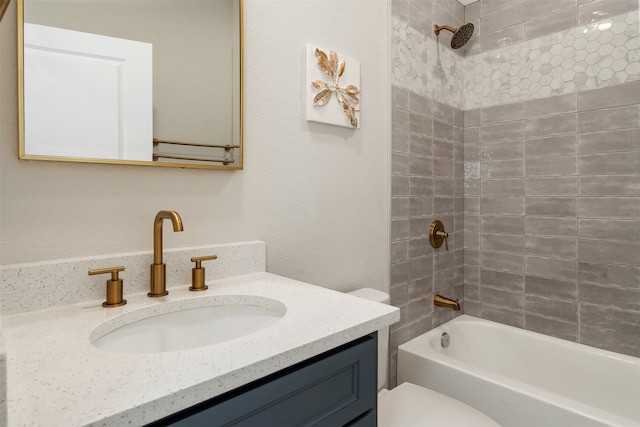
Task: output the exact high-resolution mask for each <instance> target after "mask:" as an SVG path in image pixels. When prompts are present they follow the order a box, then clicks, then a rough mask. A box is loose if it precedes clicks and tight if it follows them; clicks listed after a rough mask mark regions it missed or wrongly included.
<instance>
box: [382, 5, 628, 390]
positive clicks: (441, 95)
mask: <svg viewBox="0 0 640 427" xmlns="http://www.w3.org/2000/svg"><path fill="white" fill-rule="evenodd" d="M453 3H455V2H452V3H451V4H450V3H449V2H448V1H445V2H441V1H429V0H426V1H424V0H423V1H419V0H414V1H408V2H405V1H402V0H392V10H393V14H392V27H393V35H392V41H391V46H392V48H391V49H392V67H391V73H392V76H391V79H392V95H393V98H392V102H393V105H392V127H393V134H392V158H393V166H392V220H391V222H392V224H391V233H392V234H391V237H392V248H391V249H392V260H391V262H392V265H391V272H392V277H391V293H392V301H393V302H394V304H396V305H398V306H400V307H401V309H402V314H403V319H402V321H401V322H400V323H399V324H397V325H396V326H395V327H394V328H393V329H392V335H391V336H392V352H393V353H392V363H393V362H394V361H395V357H393V356H395V350H396V348H397V345H398V344H400V343H402V342H405V341H407V340H408V339H410V338H413V337H415V336H417V335H419V334H421V333H423V332H425V331H426V330H429V329H431V328H433V327H436V326H438V325H439V324H441V323H442V322H443V321H445V320H448V319H449V318H451V317H452V316H453V313H452V312H450V311H445V310H441V309H436V310H434V308H433V306H432V301H431V299H432V298H433V294H434V293H443V294H444V295H445V296H451V295H453V296H455V297H457V298H463V301H464V304H463V307H464V312H465V313H467V314H471V315H474V316H478V317H484V318H487V319H491V320H496V321H499V322H502V323H506V324H510V325H515V326H518V327H521V328H525V329H529V330H534V331H537V332H542V333H545V334H548V335H553V336H557V337H560V338H564V339H568V340H571V341H577V342H581V343H584V344H589V345H593V346H595V347H600V348H605V349H610V350H614V351H618V352H621V353H626V354H631V355H635V356H638V355H640V320H638V319H640V231H638V230H640V36H639V24H638V2H637V0H594V1H588V2H585V1H584V0H578V1H576V0H562V1H553V2H550V1H547V0H529V1H526V2H524V1H509V2H506V1H498V0H481V1H480V2H476V3H473V4H471V5H469V6H467V7H466V8H463V10H464V15H462V14H461V13H460V12H459V8H458V5H457V4H453ZM448 12H450V13H449V14H447V13H448ZM420 17H422V18H420ZM429 19H431V22H427V21H428V20H429ZM443 19H445V20H449V21H447V22H445V21H443ZM434 21H437V22H434ZM467 21H468V22H472V23H474V25H475V26H476V34H474V36H473V38H472V39H471V41H470V42H469V43H468V44H467V46H465V47H464V48H463V49H460V50H456V51H453V50H451V48H450V47H449V40H447V39H443V38H442V34H443V33H441V37H440V40H437V39H436V38H435V36H434V35H433V25H432V24H433V23H437V24H440V25H452V26H459V25H461V24H463V23H464V22H467ZM430 24H431V25H430ZM429 30H431V33H430V32H429ZM460 51H462V52H460ZM412 101H413V102H412ZM449 110H450V111H451V112H452V116H453V118H452V119H451V120H452V121H451V122H450V126H451V127H452V130H453V137H452V141H451V147H452V148H453V152H452V157H451V158H450V159H448V158H447V157H443V155H442V154H441V153H442V152H441V151H439V150H436V149H435V148H436V147H442V146H443V142H448V141H447V137H446V136H444V135H446V134H445V133H442V130H443V123H446V121H445V120H444V119H443V117H442V116H438V115H439V114H440V113H441V112H442V111H449ZM460 116H464V120H463V121H462V124H460V121H459V117H460ZM456 119H458V120H456ZM447 129H448V128H447ZM461 132H462V135H460V133H461ZM447 147H448V146H447ZM447 153H448V152H447ZM442 159H446V160H450V161H451V164H452V172H450V169H449V168H448V167H446V168H445V167H443V166H442V164H441V163H442V162H441V160H442ZM422 164H426V165H428V167H426V168H425V167H422V168H411V167H410V166H411V165H422ZM447 165H448V163H447ZM443 169H446V170H447V173H451V174H452V175H451V176H450V177H447V178H443V177H442V176H440V175H439V174H441V173H442V170H443ZM443 179H449V180H451V185H449V186H448V187H447V188H446V189H445V188H444V187H443V186H441V185H440V184H441V181H442V180H443ZM425 182H426V183H430V184H432V187H429V188H425V187H424V186H422V187H420V186H418V183H421V184H422V183H425ZM412 183H415V185H414V186H411V184H412ZM419 188H421V190H418V189H419ZM417 192H419V194H418V193H417ZM443 200H444V201H447V202H448V203H447V204H446V208H444V209H443V208H442V206H444V205H443V202H442V201H443ZM435 218H440V219H442V220H443V222H444V223H445V227H447V229H448V230H447V231H453V235H454V239H453V245H452V247H451V251H452V252H450V253H448V254H447V253H444V252H443V251H441V250H440V249H438V250H436V251H435V252H434V250H433V249H432V248H431V247H430V246H428V244H427V245H423V244H422V243H423V242H422V240H423V239H424V238H425V237H424V236H426V231H427V230H428V224H429V223H430V221H431V220H432V219H435ZM452 221H453V222H452ZM461 252H462V253H461ZM448 258H450V259H451V261H449V262H446V263H445V262H440V261H444V260H445V259H448ZM425 263H426V264H427V265H426V266H422V264H425ZM462 265H463V267H462ZM461 283H464V286H461V285H460V284H461ZM394 367H395V366H392V369H393V368H394ZM391 372H394V371H393V370H392V371H391ZM392 381H395V378H392Z"/></svg>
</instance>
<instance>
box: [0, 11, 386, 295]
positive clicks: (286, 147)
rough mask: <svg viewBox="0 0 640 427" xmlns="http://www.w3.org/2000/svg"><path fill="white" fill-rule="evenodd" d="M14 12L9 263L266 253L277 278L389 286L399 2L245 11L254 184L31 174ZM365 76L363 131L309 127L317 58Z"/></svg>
mask: <svg viewBox="0 0 640 427" xmlns="http://www.w3.org/2000/svg"><path fill="white" fill-rule="evenodd" d="M14 17H15V2H12V3H11V5H10V7H9V10H8V11H7V14H6V15H5V18H4V19H3V21H2V23H0V48H1V51H2V52H3V53H2V56H1V58H0V61H1V63H0V120H1V122H0V123H1V124H2V127H1V128H0V147H1V148H0V150H1V152H0V161H1V163H0V166H1V171H0V173H1V175H0V185H1V187H0V198H1V200H0V201H1V206H2V212H1V221H2V222H1V228H0V239H1V247H0V248H1V252H0V254H1V263H2V264H13V263H21V262H30V261H43V260H51V259H59V258H67V257H78V256H91V255H99V254H108V253H115V252H128V251H140V250H150V249H151V247H152V222H153V217H154V215H155V213H156V212H157V211H158V210H160V209H174V210H176V211H178V212H179V213H180V214H181V216H182V219H183V221H184V224H185V231H184V232H183V233H173V232H172V231H170V227H168V226H166V227H165V229H166V230H165V236H164V242H165V247H184V246H193V245H203V244H212V243H226V242H235V241H244V240H253V239H260V240H264V241H266V243H267V265H268V266H267V268H268V270H269V271H271V272H274V273H278V274H282V275H286V276H290V277H293V278H297V279H301V280H305V281H308V282H311V283H315V284H318V285H322V286H326V287H331V288H335V289H350V288H355V287H357V286H364V285H366V286H373V287H377V288H381V289H384V288H386V287H387V286H388V264H389V262H388V246H389V245H388V222H389V221H388V216H389V214H388V200H389V195H388V193H389V188H388V187H389V182H390V178H389V160H388V152H389V147H388V144H389V142H388V141H389V124H388V117H389V113H388V106H389V95H388V87H389V84H388V79H387V76H388V72H387V67H388V64H389V60H388V52H387V25H388V24H387V22H388V8H387V0H245V58H246V62H245V149H246V153H245V170H244V171H239V172H224V171H202V170H181V169H165V168H148V167H133V166H113V165H88V164H70V163H50V162H36V161H19V160H18V155H17V150H18V140H17V112H16V110H17V108H16V105H17V94H16V87H17V85H16V81H17V76H16V69H17V66H16V61H15V59H14V58H15V51H16V48H15V19H14ZM307 43H316V44H318V45H320V46H325V47H327V48H331V49H334V50H336V51H338V53H341V54H343V55H345V56H349V57H352V58H356V59H358V60H359V61H360V62H361V64H362V71H361V72H362V78H361V89H362V93H363V95H362V113H361V123H362V127H361V129H360V130H358V131H353V130H349V129H345V128H337V127H330V126H326V125H320V124H314V123H308V122H306V121H305V119H304V117H305V116H304V104H303V94H304V82H303V78H304V57H303V54H304V46H305V45H306V44H307Z"/></svg>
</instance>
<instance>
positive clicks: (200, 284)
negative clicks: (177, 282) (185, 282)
mask: <svg viewBox="0 0 640 427" xmlns="http://www.w3.org/2000/svg"><path fill="white" fill-rule="evenodd" d="M213 259H218V256H217V255H209V256H200V257H193V258H191V262H195V263H196V266H195V268H192V269H191V286H190V287H189V290H190V291H206V290H207V289H209V287H208V286H207V285H205V284H204V282H205V280H204V267H203V266H202V261H210V260H213Z"/></svg>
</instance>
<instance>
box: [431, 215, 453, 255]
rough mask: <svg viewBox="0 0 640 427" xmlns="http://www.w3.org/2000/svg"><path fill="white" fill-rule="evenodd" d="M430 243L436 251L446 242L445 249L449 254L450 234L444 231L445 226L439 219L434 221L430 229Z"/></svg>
mask: <svg viewBox="0 0 640 427" xmlns="http://www.w3.org/2000/svg"><path fill="white" fill-rule="evenodd" d="M429 241H430V242H431V246H433V247H434V248H436V249H437V248H439V247H440V246H442V242H444V245H445V248H446V250H447V252H449V233H447V232H446V231H444V224H443V223H442V221H440V220H439V219H436V220H435V221H433V222H432V223H431V226H430V227H429Z"/></svg>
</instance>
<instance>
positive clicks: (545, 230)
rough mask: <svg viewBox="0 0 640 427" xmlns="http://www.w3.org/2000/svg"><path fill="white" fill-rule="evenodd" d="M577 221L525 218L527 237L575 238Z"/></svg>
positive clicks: (554, 218)
mask: <svg viewBox="0 0 640 427" xmlns="http://www.w3.org/2000/svg"><path fill="white" fill-rule="evenodd" d="M577 233H578V220H577V219H576V218H557V217H527V218H526V234H527V236H558V237H576V236H577Z"/></svg>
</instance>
